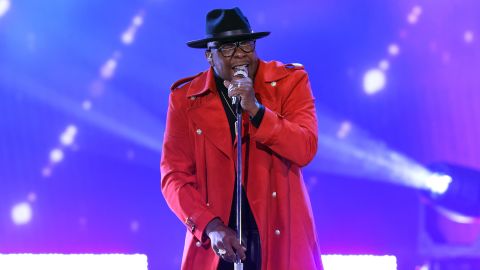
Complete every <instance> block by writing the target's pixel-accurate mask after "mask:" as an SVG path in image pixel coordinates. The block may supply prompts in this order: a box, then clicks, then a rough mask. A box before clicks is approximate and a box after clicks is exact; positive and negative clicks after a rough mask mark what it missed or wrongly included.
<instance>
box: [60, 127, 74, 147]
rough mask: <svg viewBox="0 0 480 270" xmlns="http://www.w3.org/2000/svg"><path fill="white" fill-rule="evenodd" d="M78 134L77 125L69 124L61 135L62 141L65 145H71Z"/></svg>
mask: <svg viewBox="0 0 480 270" xmlns="http://www.w3.org/2000/svg"><path fill="white" fill-rule="evenodd" d="M76 134H77V127H76V126H74V125H69V126H68V127H67V128H66V130H65V131H64V132H63V133H62V135H61V136H60V142H61V143H62V144H63V145H71V144H72V143H73V141H74V140H75V135H76Z"/></svg>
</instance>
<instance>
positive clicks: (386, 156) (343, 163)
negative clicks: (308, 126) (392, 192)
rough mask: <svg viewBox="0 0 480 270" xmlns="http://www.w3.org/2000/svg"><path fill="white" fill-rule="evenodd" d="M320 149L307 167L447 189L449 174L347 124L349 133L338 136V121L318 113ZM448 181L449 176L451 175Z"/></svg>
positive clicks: (421, 187)
mask: <svg viewBox="0 0 480 270" xmlns="http://www.w3.org/2000/svg"><path fill="white" fill-rule="evenodd" d="M318 126H319V127H321V128H320V129H319V147H318V148H319V151H318V152H317V156H316V158H315V159H314V160H313V161H312V163H311V164H310V165H309V166H308V168H307V169H308V170H313V171H318V172H322V173H333V174H339V175H346V176H351V177H356V178H362V179H366V180H373V181H380V182H387V183H391V184H395V185H400V186H405V187H410V188H414V189H419V190H428V191H430V192H436V193H441V192H445V191H446V190H447V189H448V185H449V178H448V176H439V175H438V174H436V173H435V172H432V171H430V170H428V169H427V168H426V167H425V166H423V165H421V164H419V163H418V162H416V161H414V160H412V159H410V158H408V157H407V156H405V155H403V154H401V153H398V152H397V151H394V150H392V149H390V148H388V147H387V146H386V145H385V144H384V143H382V142H381V141H378V140H375V139H373V138H371V136H369V135H368V134H367V133H365V132H363V131H362V130H361V129H359V128H358V127H356V126H355V125H354V124H353V123H351V124H350V130H349V133H348V136H345V137H338V132H339V130H341V129H342V128H343V125H342V122H341V121H336V120H334V119H333V118H331V117H329V116H328V112H320V113H319V114H318ZM450 181H451V179H450Z"/></svg>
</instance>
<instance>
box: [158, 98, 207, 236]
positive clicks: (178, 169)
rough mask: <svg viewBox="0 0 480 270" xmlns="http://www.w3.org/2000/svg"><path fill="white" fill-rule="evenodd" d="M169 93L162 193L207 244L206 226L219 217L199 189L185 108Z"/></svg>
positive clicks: (196, 234)
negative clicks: (210, 208) (209, 207)
mask: <svg viewBox="0 0 480 270" xmlns="http://www.w3.org/2000/svg"><path fill="white" fill-rule="evenodd" d="M175 94H176V93H175V91H174V92H173V93H171V94H170V98H169V105H168V112H167V123H166V128H165V135H164V140H163V148H162V159H161V162H160V170H161V178H162V179H161V187H162V193H163V195H164V197H165V200H166V201H167V204H168V205H169V207H170V208H171V209H172V211H173V212H174V213H175V214H176V215H177V217H178V218H179V219H180V220H181V221H183V222H184V224H185V225H186V226H187V229H188V230H189V231H190V232H191V233H192V234H194V236H195V237H196V238H197V239H198V240H200V241H202V242H205V241H207V240H208V239H205V238H206V237H203V232H204V230H205V227H206V225H207V224H208V223H209V222H210V221H211V220H212V219H214V218H215V217H216V216H215V215H214V214H213V213H212V212H211V211H210V210H209V209H208V207H207V205H206V203H205V201H204V199H202V196H201V194H200V192H199V191H198V190H197V178H196V175H195V160H194V157H195V153H194V142H192V139H191V137H190V136H189V134H188V131H189V129H188V120H187V117H186V112H185V109H184V108H181V106H180V104H179V103H180V102H178V98H182V96H180V97H176V98H177V101H176V100H175Z"/></svg>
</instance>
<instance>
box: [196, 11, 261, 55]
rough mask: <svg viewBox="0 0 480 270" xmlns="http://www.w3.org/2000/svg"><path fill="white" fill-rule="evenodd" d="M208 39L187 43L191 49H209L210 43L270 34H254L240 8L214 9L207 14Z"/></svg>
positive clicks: (256, 37)
mask: <svg viewBox="0 0 480 270" xmlns="http://www.w3.org/2000/svg"><path fill="white" fill-rule="evenodd" d="M206 33H207V37H206V38H204V39H199V40H192V41H189V42H187V45H188V46H189V47H191V48H207V43H208V42H210V41H230V40H241V39H258V38H262V37H266V36H268V35H269V34H270V32H253V31H252V28H251V27H250V23H249V22H248V19H247V17H245V16H244V15H243V13H242V11H241V10H240V9H239V8H237V7H236V8H232V9H214V10H212V11H210V12H208V14H207V25H206Z"/></svg>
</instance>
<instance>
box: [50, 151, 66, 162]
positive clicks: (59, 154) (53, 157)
mask: <svg viewBox="0 0 480 270" xmlns="http://www.w3.org/2000/svg"><path fill="white" fill-rule="evenodd" d="M62 160H63V151H62V149H58V148H55V149H53V150H52V151H51V152H50V161H52V162H53V163H58V162H60V161H62Z"/></svg>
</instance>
